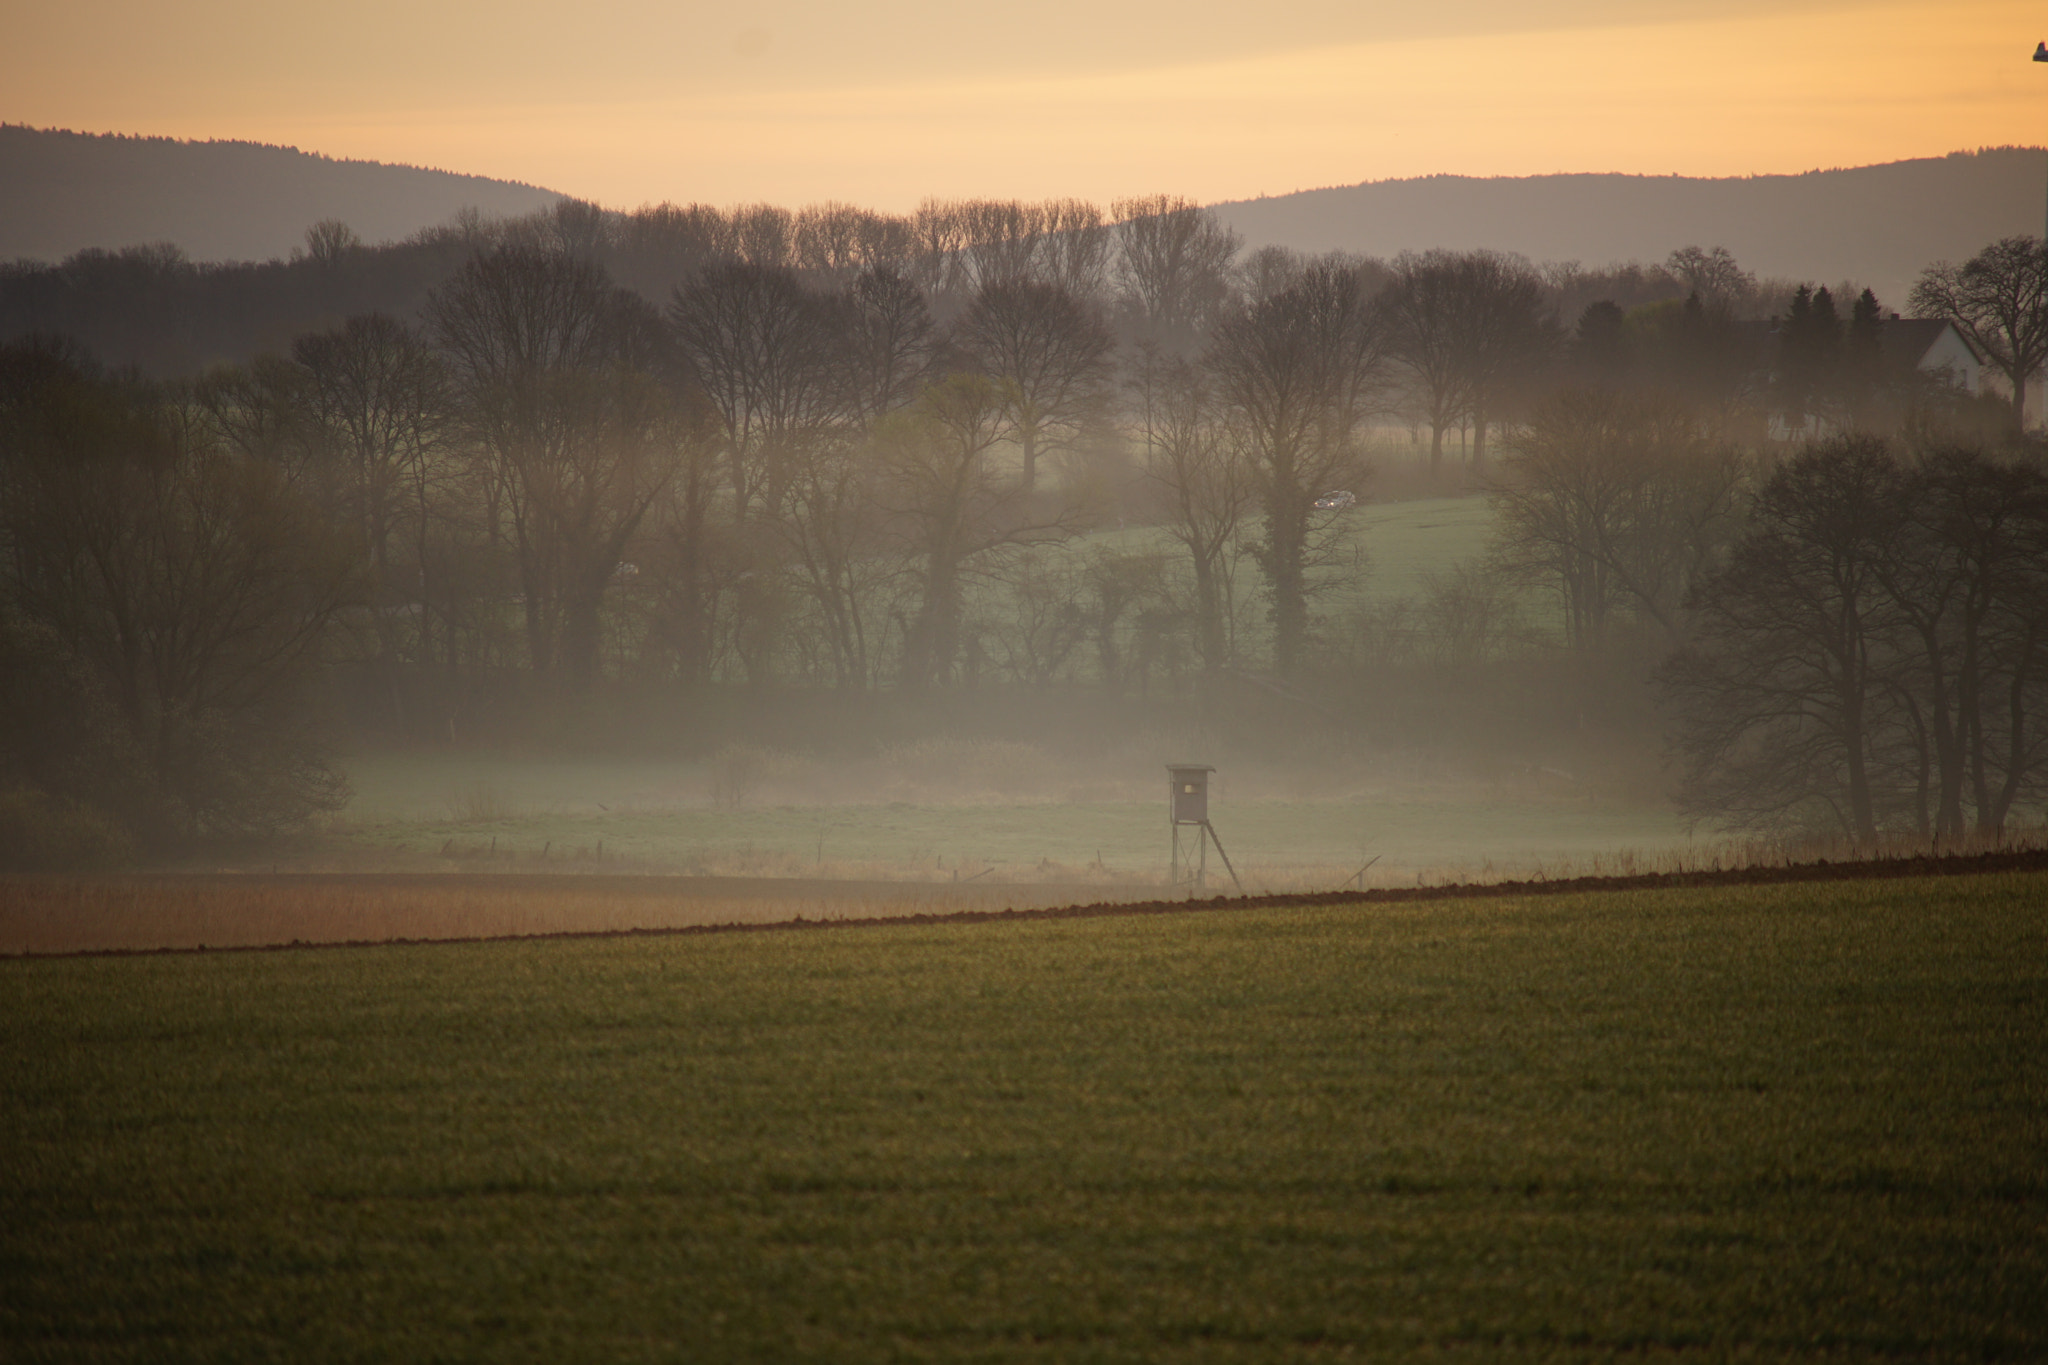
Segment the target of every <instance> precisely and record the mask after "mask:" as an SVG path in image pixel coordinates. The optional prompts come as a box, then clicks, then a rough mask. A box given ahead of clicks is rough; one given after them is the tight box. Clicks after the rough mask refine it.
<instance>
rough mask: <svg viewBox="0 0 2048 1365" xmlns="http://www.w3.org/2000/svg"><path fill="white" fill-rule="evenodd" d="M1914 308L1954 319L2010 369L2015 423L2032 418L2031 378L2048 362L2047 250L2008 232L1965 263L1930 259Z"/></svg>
mask: <svg viewBox="0 0 2048 1365" xmlns="http://www.w3.org/2000/svg"><path fill="white" fill-rule="evenodd" d="M1912 305H1913V311H1914V312H1915V313H1917V314H1918V315H1920V316H1921V317H1928V318H1943V319H1945V320H1947V321H1949V322H1952V323H1954V324H1955V327H1956V330H1957V331H1959V332H1961V333H1962V334H1963V337H1964V339H1965V340H1967V341H1968V342H1969V343H1970V345H1971V346H1973V347H1975V348H1976V350H1977V353H1978V354H1979V355H1981V356H1984V357H1985V358H1986V359H1988V360H1989V361H1990V362H1991V363H1992V364H1993V365H1994V366H1996V367H1997V369H1998V372H1999V373H2000V374H2002V375H2004V376H2005V382H2006V384H2007V385H2008V386H2009V387H2010V388H2011V390H2012V415H2013V424H2014V425H2015V426H2017V427H2020V428H2022V429H2024V428H2025V427H2026V424H2027V384H2028V382H2029V381H2030V380H2032V379H2033V378H2034V376H2035V375H2037V374H2039V373H2040V372H2041V367H2042V365H2043V363H2044V362H2048V250H2044V249H2043V246H2042V244H2041V242H2040V240H2039V239H2037V238H2034V237H2006V238H2003V239H2001V240H1999V241H1996V242H1993V243H1992V244H1991V245H1990V246H1987V247H1985V248H1984V249H1983V250H1982V251H1980V252H1978V253H1977V254H1976V255H1975V256H1972V257H1971V258H1970V259H1969V260H1967V261H1965V262H1963V264H1961V265H1950V264H1949V263H1948V262H1946V261H1943V262H1941V263H1939V264H1937V265H1933V266H1929V267H1928V268H1927V270H1926V271H1924V272H1923V273H1922V274H1921V276H1920V280H1919V282H1918V283H1917V284H1915V285H1914V286H1913V293H1912Z"/></svg>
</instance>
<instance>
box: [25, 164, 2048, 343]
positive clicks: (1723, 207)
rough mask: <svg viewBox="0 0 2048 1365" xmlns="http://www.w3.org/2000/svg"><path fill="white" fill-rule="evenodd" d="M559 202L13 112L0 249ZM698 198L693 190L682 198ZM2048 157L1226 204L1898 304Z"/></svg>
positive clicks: (1293, 230)
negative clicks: (1847, 285) (1690, 260)
mask: <svg viewBox="0 0 2048 1365" xmlns="http://www.w3.org/2000/svg"><path fill="white" fill-rule="evenodd" d="M563 197H564V196H562V195H560V194H558V193H556V192H554V191H552V190H547V189H543V188H540V187H538V186H534V185H526V184H520V183H517V182H513V181H505V180H493V179H490V178H487V177H484V176H475V175H460V174H456V173H453V172H449V171H439V170H429V169H425V168H422V167H417V166H394V165H387V164H383V163H380V162H373V161H347V160H338V159H336V158H333V157H328V156H323V155H320V154H318V153H313V152H302V151H300V150H298V149H297V148H294V147H277V146H271V145H267V144H263V143H255V142H238V141H209V142H185V141H179V140H177V139H174V138H163V137H129V136H124V135H121V134H114V133H102V134H94V133H74V132H65V131H61V130H56V129H38V128H31V127H27V126H24V125H19V124H7V125H0V262H5V261H9V260H16V259H22V258H26V259H31V260H41V261H51V262H54V261H58V260H62V259H63V258H65V257H67V256H70V255H72V254H73V253H75V252H77V251H79V250H81V249H84V248H87V247H103V248H108V249H114V248H119V247H124V246H132V245H137V244H141V243H152V242H170V243H173V244H175V245H176V246H178V247H179V248H181V249H182V250H183V251H184V252H185V254H186V255H187V256H188V257H190V258H192V259H194V260H201V261H230V260H254V261H262V260H269V259H273V258H277V257H283V256H287V255H289V254H290V253H291V251H292V250H293V248H295V247H297V246H299V245H301V244H302V243H303V241H304V239H305V232H306V229H307V228H308V227H309V226H311V225H312V224H313V223H315V222H318V221H320V220H322V219H326V218H338V219H340V220H341V221H343V222H345V223H347V224H348V225H349V226H350V227H352V228H354V229H355V231H356V233H357V234H358V235H359V236H360V237H361V238H362V239H363V240H364V241H366V242H372V243H374V242H380V241H391V240H395V239H399V238H403V237H407V236H410V235H411V234H413V233H415V232H417V231H419V230H420V229H421V228H424V227H430V226H433V225H435V224H439V223H445V222H447V221H448V220H449V219H450V218H452V217H454V216H455V214H456V213H457V212H459V211H460V210H462V209H464V208H475V209H477V210H480V211H481V212H483V213H484V214H486V215H489V216H494V217H495V216H501V215H517V214H525V213H530V212H532V211H534V210H535V209H540V208H545V207H547V206H548V205H550V204H553V203H555V202H556V201H558V200H560V199H562V198H563ZM678 197H680V198H687V197H688V196H687V195H684V196H678ZM2044 201H2048V150H2044V149H2042V148H2038V147H1995V148H1984V149H1980V150H1978V151H1975V152H1954V153H1951V154H1949V155H1948V156H1944V157H1923V158H1919V159H1915V160H1907V161H1893V162H1887V163H1884V164H1880V165H1873V166H1857V167H1848V168H1837V169H1831V170H1816V171H1808V172H1805V173H1803V174H1799V175H1757V176H1740V177H1729V178H1722V179H1708V178H1702V177H1693V176H1677V175H1672V176H1644V175H1621V174H1596V173H1586V174H1559V175H1538V176H1521V177H1497V178H1478V177H1472V176H1458V175H1430V176H1422V177H1417V178H1413V179H1406V180H1380V181H1367V182H1363V183H1361V184H1356V185H1349V186H1338V187H1333V188H1328V189H1317V190H1304V191H1301V192H1298V193H1295V194H1287V195H1278V196H1272V197H1268V198H1261V199H1249V200H1238V201H1234V202H1228V203H1222V204H1217V205H1215V206H1214V208H1215V210H1216V212H1217V214H1218V215H1219V216H1220V217H1221V218H1223V219H1224V220H1225V221H1226V222H1228V223H1229V224H1230V225H1231V226H1233V227H1235V228H1236V229H1237V230H1238V231H1239V232H1241V233H1243V234H1244V236H1245V238H1246V240H1247V242H1248V243H1249V244H1250V245H1251V246H1253V247H1259V246H1266V245H1278V246H1287V247H1292V248H1295V249H1297V250H1302V251H1310V252H1323V251H1331V250H1340V249H1341V250H1349V251H1361V252H1366V253H1369V254H1372V255H1378V256H1392V255H1396V254H1398V253H1399V252H1401V251H1405V250H1426V249H1428V248H1431V247H1449V248H1453V249H1460V250H1463V249H1470V248H1475V247H1487V248H1492V249H1496V250H1504V251H1514V252H1519V253H1521V254H1523V255H1525V256H1528V257H1530V258H1531V259H1533V260H1537V261H1568V260H1577V261H1581V262H1584V263H1585V264H1587V265H1589V266H1597V265H1604V264H1608V263H1610V262H1618V261H1630V260H1635V261H1644V262H1654V261H1660V260H1662V259H1663V258H1664V257H1665V256H1666V255H1668V254H1669V253H1670V252H1671V251H1672V250H1673V249H1674V248H1676V247H1679V246H1684V245H1687V244H1697V245H1700V246H1725V247H1727V248H1728V249H1729V250H1730V251H1732V252H1734V253H1735V256H1736V258H1737V259H1738V260H1740V261H1741V263H1742V264H1743V265H1744V266H1745V267H1746V268H1748V269H1750V270H1752V271H1755V272H1756V273H1758V274H1759V275H1762V276H1765V277H1780V278H1791V279H1801V280H1818V281H1823V282H1826V283H1830V284H1832V283H1835V282H1837V281H1840V280H1843V279H1853V280H1855V281H1857V282H1858V283H1860V284H1867V285H1870V286H1871V287H1873V288H1875V289H1876V290H1877V291H1878V294H1879V297H1880V298H1882V299H1883V300H1884V301H1885V302H1886V303H1887V304H1889V305H1890V306H1892V307H1903V306H1904V304H1905V301H1906V293H1907V291H1908V289H1909V288H1910V287H1911V284H1912V282H1913V280H1914V279H1915V278H1916V277H1917V276H1918V275H1919V273H1920V271H1921V270H1923V269H1924V268H1925V267H1926V266H1927V265H1929V264H1930V263H1932V262H1933V261H1936V260H1943V259H1946V260H1962V259H1965V258H1967V257H1968V256H1970V255H1972V254H1974V253H1975V252H1976V251H1977V250H1978V249H1979V248H1981V247H1982V246H1983V245H1984V244H1985V243H1987V242H1989V241H1992V240H1994V239H1995V238H1998V237H2005V236H2011V235H2014V234H2018V233H2033V234H2039V233H2040V232H2041V231H2042V226H2043V216H2044Z"/></svg>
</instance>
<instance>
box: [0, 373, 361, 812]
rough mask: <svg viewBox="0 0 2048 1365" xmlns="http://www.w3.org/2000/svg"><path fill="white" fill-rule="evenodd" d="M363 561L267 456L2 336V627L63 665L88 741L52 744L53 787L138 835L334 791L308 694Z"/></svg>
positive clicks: (332, 795)
mask: <svg viewBox="0 0 2048 1365" xmlns="http://www.w3.org/2000/svg"><path fill="white" fill-rule="evenodd" d="M22 381H27V382H22ZM358 566H359V560H358V557H357V555H356V552H355V549H354V547H353V546H352V545H350V544H349V543H348V542H347V540H346V539H345V538H344V537H343V536H341V535H339V534H337V533H336V532H335V531H334V530H333V529H332V528H331V527H330V526H329V525H328V524H327V523H326V522H325V521H324V520H323V519H322V517H321V516H320V513H319V510H318V509H317V508H316V507H315V506H314V505H313V504H312V503H311V502H309V501H308V500H306V499H305V498H303V497H300V496H298V495H296V494H295V493H293V492H292V491H291V490H290V489H289V488H288V487H286V486H285V484H284V482H283V480H282V478H281V477H280V476H279V474H278V471H277V470H276V469H275V468H274V467H272V466H270V465H267V464H265V463H262V462H260V461H257V460H252V459H250V458H248V457H246V456H244V455H242V454H240V453H239V452H236V451H234V450H232V449H230V448H227V447H225V446H223V445H222V444H221V443H220V442H218V441H217V440H216V439H215V438H214V437H213V435H212V434H211V433H210V432H208V431H206V430H205V429H204V428H194V427H192V426H191V425H189V424H186V423H183V422H181V421H180V420H179V414H178V413H177V412H176V411H175V410H174V409H173V408H172V407H171V406H170V405H168V404H166V403H163V402H161V401H159V400H158V398H157V396H156V395H155V394H154V393H152V392H150V391H148V390H147V389H143V388H140V387H139V386H127V385H122V384H120V383H117V382H111V381H106V380H103V379H101V378H99V377H98V376H96V375H94V374H92V373H91V372H89V371H87V370H85V369H83V368H82V367H80V366H78V365H76V364H74V363H71V362H69V361H67V360H64V359H62V358H59V357H53V356H50V355H48V354H38V353H37V352H35V351H34V350H32V349H31V350H21V349H16V350H14V351H13V352H12V353H11V354H10V353H0V635H14V634H17V633H18V632H20V631H21V630H22V629H24V628H26V629H27V630H28V631H30V632H31V633H33V634H34V636H35V637H36V638H37V639H39V640H40V641H41V642H42V652H43V657H44V658H45V660H47V661H55V662H56V663H57V664H58V665H59V666H60V667H62V668H64V669H65V670H66V671H67V672H68V674H69V676H70V678H71V680H72V684H73V686H72V688H71V690H70V693H69V695H68V696H67V697H66V698H65V700H64V705H65V706H66V707H67V708H69V709H71V710H73V711H74V713H75V714H76V715H77V717H78V718H79V719H81V720H83V722H84V725H85V733H86V734H87V735H89V736H90V739H91V747H92V748H93V749H95V750H97V751H99V754H100V755H101V760H100V761H95V759H94V757H93V755H92V754H90V753H75V754H72V755H67V756H65V762H64V763H63V765H62V770H61V771H58V772H54V773H45V774H41V776H43V777H45V778H48V779H50V780H51V783H52V786H53V789H55V790H59V791H64V790H66V788H67V787H70V786H80V785H82V786H83V788H84V790H79V791H74V792H73V793H71V794H77V795H83V796H87V797H89V798H92V799H94V800H96V801H97V802H99V803H100V804H101V805H102V806H103V807H104V808H106V809H110V810H114V811H118V812H120V813H121V814H122V815H123V816H125V817H126V819H127V821H128V822H129V824H130V825H131V827H132V828H134V829H136V830H137V831H138V832H139V833H141V834H142V835H143V836H144V837H145V839H150V840H165V839H171V838H176V837H179V836H187V835H192V834H208V833H239V832H245V831H267V830H275V829H279V828H283V827H286V826H289V825H292V824H295V823H297V822H299V821H301V820H303V819H304V818H305V817H307V816H309V815H311V814H313V813H315V812H318V811H322V810H328V809H332V808H334V807H336V806H339V805H340V803H341V801H342V799H343V798H344V797H345V795H346V792H347V787H346V784H345V783H344V782H343V780H342V779H341V777H340V775H339V774H338V773H337V772H336V771H335V770H334V769H333V768H331V767H330V766H329V765H328V763H327V761H326V757H325V754H324V750H323V747H322V745H321V744H320V742H319V740H318V737H317V734H316V732H315V728H314V727H313V725H312V724H311V723H310V720H309V718H308V715H307V713H306V709H305V705H304V703H305V692H306V689H307V686H308V684H309V682H310V680H311V675H312V670H313V669H314V668H315V667H316V666H317V665H318V664H319V663H320V662H321V659H322V655H323V652H324V650H325V648H326V646H327V644H328V642H329V640H330V636H331V633H332V627H333V626H334V623H335V622H336V620H337V618H338V617H339V616H340V615H341V614H342V613H343V612H344V611H345V610H346V609H348V608H349V607H351V606H353V605H354V604H355V603H356V602H357V601H358V600H359V597H358V587H359V577H358ZM52 719H53V720H54V719H55V718H52ZM6 757H9V756H7V755H0V758H6Z"/></svg>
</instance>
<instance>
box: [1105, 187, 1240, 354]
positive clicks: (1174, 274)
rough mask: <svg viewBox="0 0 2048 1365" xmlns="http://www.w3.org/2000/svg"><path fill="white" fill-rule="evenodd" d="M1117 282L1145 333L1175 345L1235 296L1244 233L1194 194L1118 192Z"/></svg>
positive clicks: (1182, 346)
mask: <svg viewBox="0 0 2048 1365" xmlns="http://www.w3.org/2000/svg"><path fill="white" fill-rule="evenodd" d="M1110 215H1111V217H1112V218H1114V219H1115V220H1116V238H1117V252H1116V282H1117V288H1118V291H1119V293H1120V294H1121V295H1122V297H1123V300H1124V304H1125V307H1126V308H1127V309H1128V310H1129V311H1130V313H1131V314H1132V315H1133V316H1134V317H1135V318H1137V319H1138V323H1139V334H1140V336H1141V337H1143V338H1144V339H1146V340H1149V341H1152V342H1155V343H1156V344H1159V345H1161V346H1165V347H1168V348H1170V349H1173V350H1177V351H1188V350H1192V349H1194V347H1195V345H1196V338H1197V337H1198V336H1199V334H1200V333H1201V332H1202V331H1203V330H1204V329H1205V328H1206V327H1207V326H1208V324H1210V323H1211V322H1213V321H1214V320H1215V319H1216V318H1217V317H1218V316H1219V315H1220V313H1221V312H1222V310H1223V307H1224V305H1225V304H1226V303H1227V302H1228V300H1229V297H1230V272H1231V264H1232V262H1233V261H1234V260H1235V259H1236V257H1237V253H1238V251H1239V250H1240V249H1241V248H1242V246H1243V245H1244V242H1243V239H1242V238H1240V237H1239V236H1238V235H1237V234H1236V233H1235V232H1232V231H1231V230H1230V229H1229V228H1227V227H1225V226H1223V224H1222V223H1220V222H1218V221H1217V220H1216V216H1215V215H1214V214H1212V213H1211V212H1209V210H1207V209H1205V208H1203V207H1201V206H1200V205H1199V204H1196V203H1195V202H1193V201H1192V200H1189V199H1182V198H1179V197H1177V196H1174V195H1166V194H1155V195H1149V196H1144V197H1140V198H1135V199H1120V200H1118V201H1117V202H1116V203H1115V204H1114V205H1113V206H1112V207H1111V209H1110Z"/></svg>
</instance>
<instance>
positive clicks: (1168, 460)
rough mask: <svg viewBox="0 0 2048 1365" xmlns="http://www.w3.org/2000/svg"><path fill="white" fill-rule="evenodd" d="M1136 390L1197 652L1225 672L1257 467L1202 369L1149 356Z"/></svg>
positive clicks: (1211, 666) (1150, 470)
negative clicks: (1236, 569)
mask: <svg viewBox="0 0 2048 1365" xmlns="http://www.w3.org/2000/svg"><path fill="white" fill-rule="evenodd" d="M1132 387H1133V389H1134V390H1135V392H1136V397H1137V399H1138V410H1139V416H1140V418H1141V420H1142V421H1143V424H1144V434H1145V448H1146V472H1147V473H1148V474H1149V475H1150V476H1151V477H1152V479H1153V480H1155V481H1156V482H1157V483H1158V485H1159V486H1160V487H1161V489H1163V490H1164V492H1165V494H1166V499H1167V511H1168V515H1167V522H1166V525H1167V528H1168V530H1169V532H1170V533H1171V534H1172V536H1173V538H1174V539H1175V540H1178V541H1179V542H1180V543H1181V545H1182V546H1184V547H1185V548H1186V550H1187V553H1188V566H1189V569H1190V570H1191V573H1192V577H1193V579H1194V589H1195V631H1194V635H1195V650H1196V653H1197V654H1198V656H1199V657H1200V658H1201V661H1202V664H1203V666H1204V667H1205V668H1209V669H1216V668H1221V667H1223V666H1224V665H1225V664H1226V663H1228V662H1229V661H1230V650H1231V631H1230V628H1229V627H1230V620H1229V609H1230V602H1231V596H1232V594H1231V572H1230V570H1231V565H1232V562H1233V560H1234V558H1235V547H1236V544H1237V541H1238V537H1239V534H1240V531H1241V529H1242V527H1243V524H1244V519H1245V517H1246V516H1247V515H1248V514H1249V512H1250V511H1251V508H1252V505H1253V503H1254V501H1255V500H1256V483H1255V480H1254V478H1253V474H1252V468H1251V464H1250V461H1249V459H1248V457H1247V454H1246V451H1245V449H1244V446H1243V443H1242V441H1241V439H1240V433H1238V432H1234V431H1232V430H1231V429H1230V428H1229V427H1228V426H1227V425H1226V423H1225V421H1224V414H1223V411H1222V406H1221V403H1220V402H1219V400H1218V399H1217V397H1216V394H1215V392H1214V390H1213V389H1212V388H1211V386H1210V382H1209V378H1208V376H1207V375H1206V374H1205V373H1204V372H1203V371H1202V370H1201V369H1200V368H1199V367H1197V366H1195V365H1193V364H1190V363H1189V362H1188V361H1185V360H1179V359H1171V360H1167V359H1161V358H1160V357H1159V356H1158V355H1157V353H1156V352H1149V353H1147V354H1146V355H1145V357H1144V359H1143V361H1142V363H1141V364H1140V366H1139V368H1138V371H1137V373H1136V375H1135V376H1134V378H1133V380H1132Z"/></svg>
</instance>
